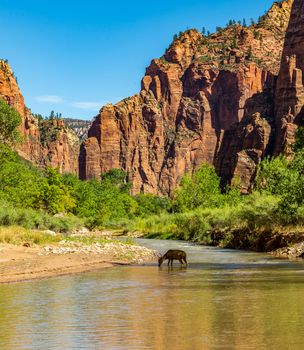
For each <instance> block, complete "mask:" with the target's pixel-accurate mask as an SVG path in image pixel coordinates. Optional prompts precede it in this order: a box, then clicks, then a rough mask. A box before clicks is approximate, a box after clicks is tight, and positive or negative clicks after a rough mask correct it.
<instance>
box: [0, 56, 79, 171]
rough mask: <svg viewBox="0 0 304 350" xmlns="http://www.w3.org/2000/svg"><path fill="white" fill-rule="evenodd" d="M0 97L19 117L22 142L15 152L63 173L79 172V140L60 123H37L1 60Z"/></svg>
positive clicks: (10, 72) (12, 75)
mask: <svg viewBox="0 0 304 350" xmlns="http://www.w3.org/2000/svg"><path fill="white" fill-rule="evenodd" d="M0 97H1V98H2V99H3V100H5V101H6V102H7V103H8V104H9V105H10V106H12V107H13V108H15V109H16V110H17V112H18V113H19V114H20V116H21V124H20V127H19V130H20V132H21V135H22V136H23V142H22V143H21V144H20V145H18V146H17V151H18V153H19V154H20V156H22V157H23V158H24V159H26V160H28V161H30V162H32V163H34V164H36V165H38V166H42V167H45V166H52V167H54V168H59V170H60V171H61V172H62V173H74V174H77V173H78V155H79V139H78V137H77V136H76V135H75V134H74V133H73V132H71V131H70V130H69V129H67V128H66V126H65V124H64V122H63V121H61V120H56V119H54V120H48V121H39V119H38V118H36V117H35V116H33V115H32V113H31V111H30V110H29V109H28V108H27V107H26V106H25V103H24V98H23V96H22V94H21V92H20V89H19V86H18V84H17V81H16V78H15V76H14V73H13V72H12V70H11V68H10V66H9V64H8V63H7V62H6V61H3V60H0Z"/></svg>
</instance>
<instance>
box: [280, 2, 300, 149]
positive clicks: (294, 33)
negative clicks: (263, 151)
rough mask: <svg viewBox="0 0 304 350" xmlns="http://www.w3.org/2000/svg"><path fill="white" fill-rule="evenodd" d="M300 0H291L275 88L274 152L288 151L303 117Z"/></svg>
mask: <svg viewBox="0 0 304 350" xmlns="http://www.w3.org/2000/svg"><path fill="white" fill-rule="evenodd" d="M303 72H304V2H303V1H301V0H295V1H294V4H293V7H292V11H291V19H290V22H289V25H288V29H287V33H286V39H285V44H284V50H283V54H282V63H281V69H280V73H279V77H278V82H277V89H276V98H275V101H276V145H275V153H276V154H278V153H281V152H283V153H285V154H286V155H290V153H291V151H292V150H291V145H292V144H293V143H294V141H295V132H296V130H297V127H298V125H299V124H301V123H303V121H304V88H303V82H304V80H303Z"/></svg>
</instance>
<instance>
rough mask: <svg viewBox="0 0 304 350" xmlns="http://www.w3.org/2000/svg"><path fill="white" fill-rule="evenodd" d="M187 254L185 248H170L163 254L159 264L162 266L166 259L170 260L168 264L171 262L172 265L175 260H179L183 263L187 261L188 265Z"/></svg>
mask: <svg viewBox="0 0 304 350" xmlns="http://www.w3.org/2000/svg"><path fill="white" fill-rule="evenodd" d="M186 257H187V254H186V253H185V252H184V251H183V250H172V249H170V250H168V251H167V253H166V254H165V255H163V256H161V257H160V258H159V259H158V266H161V264H162V263H163V262H164V261H165V260H168V266H169V265H170V263H171V266H172V264H173V260H178V261H179V262H180V263H181V264H182V265H183V264H184V263H185V264H186V265H188V263H187V260H186Z"/></svg>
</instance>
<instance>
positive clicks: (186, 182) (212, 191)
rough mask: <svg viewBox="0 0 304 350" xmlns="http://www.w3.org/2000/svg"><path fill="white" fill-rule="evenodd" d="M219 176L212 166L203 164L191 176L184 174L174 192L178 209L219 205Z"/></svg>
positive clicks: (185, 209)
mask: <svg viewBox="0 0 304 350" xmlns="http://www.w3.org/2000/svg"><path fill="white" fill-rule="evenodd" d="M221 201H222V198H221V189H220V178H219V177H218V176H217V174H216V172H215V170H214V168H213V167H212V166H210V165H207V164H204V165H202V166H201V167H200V168H199V169H197V170H196V171H195V173H194V174H193V176H190V175H189V174H188V175H185V176H184V177H183V178H182V180H181V183H180V186H179V188H178V189H177V191H176V193H175V200H174V202H175V205H176V207H177V208H178V210H180V211H187V210H192V209H195V208H197V207H216V206H219V205H221Z"/></svg>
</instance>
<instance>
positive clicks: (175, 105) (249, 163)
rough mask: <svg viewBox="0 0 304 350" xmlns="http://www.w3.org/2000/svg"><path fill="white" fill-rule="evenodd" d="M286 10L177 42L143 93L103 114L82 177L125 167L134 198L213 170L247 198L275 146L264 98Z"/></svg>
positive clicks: (150, 71)
mask: <svg viewBox="0 0 304 350" xmlns="http://www.w3.org/2000/svg"><path fill="white" fill-rule="evenodd" d="M291 5H292V1H291V0H288V1H284V2H283V3H277V2H276V3H274V5H273V6H272V8H271V9H270V11H269V12H268V13H267V14H266V15H265V16H264V17H263V19H262V21H261V22H260V23H259V24H257V25H254V26H250V27H242V26H241V25H234V26H231V27H228V28H226V29H225V30H222V31H220V32H218V33H216V34H213V35H211V36H209V37H204V36H203V35H202V34H200V33H199V32H198V31H196V30H189V31H186V32H185V33H183V34H182V35H181V36H180V37H179V38H176V39H175V40H174V42H173V44H172V45H171V46H170V48H169V49H168V50H167V52H166V54H165V55H164V56H163V57H162V58H161V59H154V60H153V61H152V62H151V65H150V66H149V67H148V68H147V70H146V75H145V77H144V78H143V79H142V89H141V92H140V94H138V95H135V96H133V97H131V98H128V99H125V100H123V101H122V102H119V103H118V104H116V105H115V106H113V105H108V106H106V107H104V108H102V109H101V111H100V114H99V115H98V116H97V117H96V118H95V120H94V122H93V124H92V127H91V129H90V131H89V135H88V136H89V137H88V139H87V141H85V142H84V144H83V145H82V147H81V152H80V176H81V178H83V179H88V178H93V177H99V176H100V173H101V172H105V171H108V170H110V169H111V168H121V169H124V170H125V171H127V172H128V174H129V177H130V180H132V182H133V193H138V192H146V193H147V192H148V193H155V194H160V195H171V194H172V193H173V191H174V189H175V188H176V186H177V185H178V183H179V181H180V179H181V177H182V176H183V175H184V174H185V173H186V172H190V173H191V172H193V170H195V169H196V168H197V167H198V166H199V165H201V164H202V163H209V164H214V165H215V166H216V169H217V171H218V173H219V175H221V176H222V177H223V179H224V180H225V181H227V182H231V181H233V178H235V177H238V178H240V179H241V182H242V190H243V191H244V192H246V191H248V190H249V189H250V186H251V183H252V178H253V177H254V175H255V172H256V165H257V163H258V162H259V161H260V160H261V158H262V157H263V156H264V155H265V154H266V153H267V151H268V149H269V144H270V143H271V141H272V121H271V120H272V118H273V117H274V116H273V103H272V101H271V102H269V95H270V96H271V94H272V93H273V91H274V84H275V74H277V73H278V71H279V62H280V56H281V52H282V48H283V41H284V36H285V30H286V28H287V25H288V20H289V14H290V9H291ZM257 62H258V63H257ZM264 94H266V95H267V98H266V97H265V95H264ZM253 96H258V97H259V98H253ZM266 100H267V101H266ZM270 100H271V98H270ZM263 103H265V105H263ZM261 104H262V105H263V106H262V107H261ZM96 153H97V154H96Z"/></svg>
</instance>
